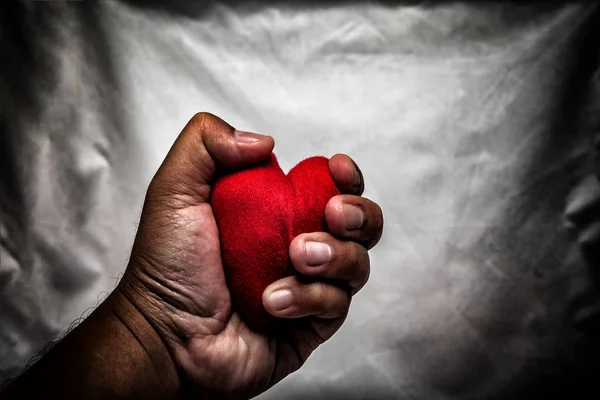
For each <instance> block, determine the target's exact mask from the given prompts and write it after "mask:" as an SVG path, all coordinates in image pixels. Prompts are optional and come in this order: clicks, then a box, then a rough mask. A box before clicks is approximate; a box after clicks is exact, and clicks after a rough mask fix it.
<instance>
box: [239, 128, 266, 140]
mask: <svg viewBox="0 0 600 400" xmlns="http://www.w3.org/2000/svg"><path fill="white" fill-rule="evenodd" d="M233 137H234V138H235V140H237V141H238V142H241V143H255V142H258V141H259V140H261V139H262V138H264V137H265V136H264V135H259V134H258V133H252V132H245V131H238V130H237V129H236V130H235V131H234V132H233Z"/></svg>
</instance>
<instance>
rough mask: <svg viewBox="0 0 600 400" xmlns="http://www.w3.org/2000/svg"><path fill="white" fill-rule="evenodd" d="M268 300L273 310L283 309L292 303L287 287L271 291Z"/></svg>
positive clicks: (290, 293)
mask: <svg viewBox="0 0 600 400" xmlns="http://www.w3.org/2000/svg"><path fill="white" fill-rule="evenodd" d="M269 301H270V302H271V305H272V306H273V308H274V309H275V310H277V311H281V310H284V309H286V308H288V307H289V306H291V305H292V302H293V299H292V292H291V291H290V290H288V289H280V290H277V291H275V292H273V293H271V295H270V296H269Z"/></svg>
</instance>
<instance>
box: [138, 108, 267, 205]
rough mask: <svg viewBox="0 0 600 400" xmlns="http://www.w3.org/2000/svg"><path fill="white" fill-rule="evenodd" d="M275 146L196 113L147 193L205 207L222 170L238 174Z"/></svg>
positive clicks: (263, 156)
mask: <svg viewBox="0 0 600 400" xmlns="http://www.w3.org/2000/svg"><path fill="white" fill-rule="evenodd" d="M274 146H275V141H274V140H273V138H272V137H271V136H264V135H259V134H256V133H249V132H240V131H237V130H236V129H235V128H233V127H232V126H231V125H229V124H228V123H227V122H225V121H223V120H222V119H220V118H219V117H217V116H215V115H212V114H209V113H198V114H196V115H194V117H192V119H191V120H190V121H189V122H188V124H187V125H186V126H185V128H183V131H182V132H181V133H180V134H179V136H178V137H177V139H176V140H175V143H174V144H173V146H172V147H171V149H170V150H169V153H168V154H167V156H166V158H165V160H164V161H163V163H162V165H161V166H160V168H159V169H158V171H157V172H156V175H155V176H154V178H153V179H152V182H151V183H150V187H149V189H148V191H149V192H150V191H152V192H153V197H154V196H169V197H178V198H180V199H182V200H184V201H186V202H187V201H190V203H191V204H197V203H207V202H208V201H209V198H210V190H211V185H212V183H213V182H214V180H215V179H216V177H217V176H218V174H219V172H220V171H221V170H237V169H242V168H244V167H247V166H250V165H252V164H255V163H258V162H260V161H262V160H264V159H266V158H267V157H268V156H269V155H270V154H271V152H272V151H273V147H274Z"/></svg>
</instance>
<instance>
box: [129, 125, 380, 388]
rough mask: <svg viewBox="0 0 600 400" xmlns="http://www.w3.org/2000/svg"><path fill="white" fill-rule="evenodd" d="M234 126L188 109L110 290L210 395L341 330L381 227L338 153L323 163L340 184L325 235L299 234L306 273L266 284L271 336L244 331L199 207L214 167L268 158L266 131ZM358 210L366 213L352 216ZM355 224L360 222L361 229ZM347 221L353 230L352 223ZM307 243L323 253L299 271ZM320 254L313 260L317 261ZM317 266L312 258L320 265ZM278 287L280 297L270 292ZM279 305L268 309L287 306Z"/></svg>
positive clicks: (281, 373) (376, 210)
mask: <svg viewBox="0 0 600 400" xmlns="http://www.w3.org/2000/svg"><path fill="white" fill-rule="evenodd" d="M246 139H257V140H256V141H255V142H248V141H236V139H235V135H234V129H233V128H232V127H231V126H229V125H228V124H227V123H225V122H224V121H222V120H220V119H219V118H217V117H215V116H213V115H210V114H197V115H196V116H194V117H193V118H192V120H191V121H190V122H189V123H188V125H187V126H186V127H185V128H184V130H183V132H182V133H181V134H180V136H179V137H178V138H177V140H176V141H175V144H174V145H173V147H172V149H171V150H170V152H169V154H168V155H167V157H166V159H165V161H164V162H163V164H162V165H161V167H160V168H159V170H158V172H157V173H156V175H155V176H154V179H153V180H152V182H151V183H150V186H149V188H148V192H147V195H146V200H145V204H144V209H143V213H142V217H141V221H140V225H139V229H138V232H137V236H136V239H135V243H134V247H133V250H132V254H131V259H130V263H129V266H128V267H127V270H126V272H125V274H124V277H123V279H122V280H121V282H120V284H119V286H118V290H119V291H120V292H121V293H122V294H123V295H125V296H126V297H127V298H128V299H129V301H131V303H133V304H134V305H135V306H136V308H137V309H138V310H139V311H140V313H141V314H142V315H143V316H144V317H145V318H146V319H147V320H148V322H150V325H151V326H152V327H153V328H154V329H155V330H156V332H157V333H158V335H159V336H160V337H161V338H162V340H163V342H164V344H165V346H166V348H167V350H168V351H169V353H170V354H171V357H172V358H173V361H174V364H175V366H176V367H177V369H178V373H179V375H180V377H181V378H182V379H183V381H182V382H183V384H184V386H185V387H186V388H188V389H189V390H191V391H193V392H195V393H197V394H204V395H207V396H211V395H212V396H215V397H218V398H223V397H226V398H235V397H239V398H249V397H253V396H256V395H258V394H260V393H262V392H263V391H265V390H267V389H268V388H269V387H271V386H272V385H274V384H275V383H276V382H278V381H279V380H281V379H283V378H284V377H285V376H287V375H288V374H290V373H291V372H293V371H295V370H297V369H298V368H300V366H302V364H303V363H304V362H305V361H306V359H307V358H308V356H309V355H310V354H311V353H312V351H314V350H315V348H317V346H319V345H320V344H321V343H323V342H324V341H326V340H327V339H329V338H330V337H331V336H332V335H333V334H334V333H335V332H336V331H337V330H338V329H339V328H340V326H341V325H342V323H343V321H344V319H345V317H346V315H347V312H348V308H349V306H350V300H351V296H352V295H354V294H355V293H356V292H358V291H359V290H360V289H361V288H362V287H363V285H364V284H365V283H366V281H367V279H368V276H369V268H370V266H369V255H368V253H367V250H368V249H370V248H372V247H373V246H375V244H376V243H377V242H378V241H379V239H380V238H381V234H382V228H383V215H382V211H381V209H380V207H379V206H378V205H377V204H375V203H373V202H372V201H370V200H368V199H365V198H362V197H360V195H361V194H362V191H363V187H364V186H363V185H364V183H363V179H362V174H361V173H360V170H358V168H356V172H355V164H354V162H353V161H352V160H351V159H350V158H349V157H348V156H345V155H336V156H334V157H332V158H331V159H330V161H329V167H330V171H331V174H332V176H333V178H334V180H335V182H336V185H337V186H338V188H339V189H340V191H341V192H342V193H344V194H342V195H339V196H335V197H334V198H332V199H331V200H330V201H329V203H328V204H327V208H326V210H325V219H326V222H327V226H328V229H329V231H330V232H331V233H325V232H313V233H306V234H302V235H299V236H297V237H296V238H295V239H294V240H293V241H292V243H291V245H290V249H289V254H290V258H291V260H292V262H293V265H294V267H295V268H296V269H297V270H298V272H299V273H300V274H302V275H304V276H306V277H310V278H307V279H305V278H302V279H301V278H299V277H297V276H290V277H287V278H284V279H281V280H279V281H277V282H274V283H273V284H272V285H270V286H269V287H268V288H267V289H266V290H265V291H264V294H263V304H264V306H265V308H266V310H267V311H268V312H269V313H271V314H272V315H274V316H276V317H280V318H285V319H288V321H289V322H290V324H288V325H287V326H289V329H287V330H286V331H285V332H283V333H279V334H278V336H277V337H269V336H267V335H264V334H260V333H257V332H255V331H252V330H250V329H249V328H248V327H247V326H246V325H245V324H244V322H243V321H242V320H241V319H240V317H239V316H238V315H237V314H236V312H235V309H233V308H232V304H231V297H230V293H229V290H228V288H227V284H226V282H225V275H224V272H223V266H222V263H221V252H220V243H219V232H218V229H217V224H216V222H215V219H214V216H213V213H212V209H211V207H210V204H209V199H210V193H211V184H212V183H213V181H214V179H215V176H216V174H217V173H218V172H219V171H220V170H225V169H227V170H237V169H241V168H243V167H247V166H250V165H252V164H254V163H257V162H260V161H261V160H264V159H266V158H267V157H268V156H269V154H270V153H271V151H272V150H273V147H274V141H273V138H271V137H269V136H262V135H256V134H250V136H247V137H246ZM354 205H358V206H359V207H360V209H362V210H363V211H364V215H365V218H364V221H362V218H361V214H360V211H359V209H357V208H356V207H353V206H354ZM359 225H360V227H359ZM352 228H356V229H352ZM309 241H311V242H312V241H315V242H319V243H324V244H327V245H329V246H330V249H331V251H332V252H331V254H332V256H331V259H330V260H329V261H326V260H321V261H322V262H323V263H322V265H320V266H309V264H314V263H317V261H319V260H313V259H312V258H314V257H313V256H316V254H317V253H316V252H312V251H309V257H308V258H307V255H306V253H305V251H304V244H305V243H306V242H309ZM317 258H318V257H317ZM319 263H320V262H319ZM282 289H286V290H287V291H284V293H287V296H283V297H282V296H278V295H275V296H273V297H271V295H273V294H274V293H276V291H277V293H278V294H280V293H281V292H279V290H282ZM283 303H286V304H287V306H286V307H283V308H282V309H280V310H278V306H282V305H284V306H285V305H286V304H283Z"/></svg>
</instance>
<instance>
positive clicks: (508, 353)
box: [0, 0, 600, 399]
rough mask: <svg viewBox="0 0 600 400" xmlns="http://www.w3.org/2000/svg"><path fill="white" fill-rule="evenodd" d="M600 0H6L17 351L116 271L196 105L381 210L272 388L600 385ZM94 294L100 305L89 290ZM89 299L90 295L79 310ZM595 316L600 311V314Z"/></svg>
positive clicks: (38, 341)
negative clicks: (363, 250) (360, 192)
mask: <svg viewBox="0 0 600 400" xmlns="http://www.w3.org/2000/svg"><path fill="white" fill-rule="evenodd" d="M599 16H600V15H599V9H598V3H596V2H580V3H559V2H544V3H532V2H510V3H507V2H472V3H468V2H465V3H462V2H426V3H420V2H414V1H412V2H385V3H350V2H348V3H344V2H300V1H298V2H281V1H279V2H274V1H272V2H259V3H253V2H193V1H189V2H188V1H175V2H159V1H146V2H133V1H132V2H131V3H129V2H123V1H116V0H112V1H108V0H107V1H97V2H74V1H73V2H62V1H50V2H25V1H12V2H3V3H2V4H1V5H0V59H1V61H0V90H1V92H0V95H1V97H0V118H1V119H0V134H1V137H0V140H1V142H0V165H1V170H0V178H1V179H0V184H1V186H0V200H1V203H0V205H1V214H0V215H1V217H2V219H1V222H0V229H1V230H0V233H1V239H2V246H1V248H0V251H1V254H0V255H1V263H0V373H1V374H2V375H4V376H9V375H11V374H13V373H15V372H16V371H17V370H18V369H19V368H20V367H21V366H23V365H24V364H25V363H26V362H27V361H28V360H29V358H31V357H32V356H33V355H35V354H36V353H37V352H38V351H39V350H40V349H41V347H42V346H43V345H44V343H46V342H47V341H48V340H50V339H52V338H54V337H57V336H59V335H60V334H61V333H62V332H64V330H65V329H66V328H67V327H68V326H69V324H71V322H72V321H74V320H76V319H77V318H79V317H81V316H82V314H83V315H84V316H85V315H88V314H89V312H90V310H91V307H94V306H95V305H96V304H97V303H98V301H101V300H102V298H103V297H104V296H106V294H107V293H108V292H109V291H110V290H111V289H112V288H114V286H115V284H116V282H117V280H118V277H119V274H120V273H122V272H123V270H124V269H125V266H126V264H127V259H128V256H129V252H130V249H131V244H132V241H133V237H134V235H135V230H136V223H137V221H138V219H139V215H140V211H141V205H142V201H143V196H144V193H145V189H146V187H147V184H148V183H149V181H150V179H151V177H152V175H153V174H154V172H155V171H156V168H157V167H158V165H159V164H160V162H161V161H162V159H163V157H164V156H165V155H166V153H167V151H168V149H169V147H170V145H171V144H172V142H173V141H174V139H175V137H176V136H177V134H178V133H179V132H180V130H181V129H182V127H183V126H184V125H185V123H186V122H187V121H188V120H189V118H190V117H191V116H192V115H193V114H194V113H195V112H197V111H209V112H212V113H214V114H217V115H219V116H220V117H222V118H223V119H225V120H226V121H228V122H229V123H231V124H232V125H234V126H236V127H237V128H239V129H243V130H251V131H257V132H261V133H265V134H269V135H272V136H273V137H274V138H275V141H276V147H275V153H276V154H277V156H278V158H279V160H280V163H281V166H282V168H283V169H284V171H288V170H289V169H290V168H291V167H292V166H293V165H295V164H296V163H297V162H298V161H300V160H301V159H303V158H306V157H309V156H312V155H324V156H328V157H329V156H331V155H333V154H335V153H338V152H341V153H347V154H349V155H350V156H351V157H353V158H354V160H356V162H357V163H358V165H360V167H361V169H362V171H363V173H364V176H365V180H366V190H365V193H364V196H365V197H368V198H370V199H372V200H374V201H376V202H377V203H379V204H380V206H381V207H382V209H383V211H384V215H385V218H386V223H385V230H384V235H383V238H382V240H381V242H380V244H379V245H378V246H377V247H376V248H375V249H373V250H372V251H371V264H372V275H371V279H370V282H369V284H368V285H367V287H365V288H364V289H363V291H362V292H360V293H359V294H358V295H357V296H356V297H355V301H354V302H353V305H352V308H351V312H350V316H349V318H348V320H347V322H346V324H345V326H344V327H343V328H342V330H341V331H340V332H339V333H338V334H336V335H335V337H334V338H333V339H332V340H331V341H330V342H328V343H326V344H325V345H323V346H322V347H321V348H319V350H318V351H317V352H316V353H315V354H314V355H313V356H311V358H310V359H309V361H308V362H307V364H306V365H305V366H304V367H303V368H302V369H301V370H300V371H299V372H297V373H295V374H293V375H292V376H290V377H289V378H287V379H285V380H284V381H283V382H282V383H281V384H279V385H277V386H276V387H275V388H273V389H272V390H270V391H269V392H267V393H265V394H264V395H263V396H261V399H280V398H290V399H321V398H323V399H329V398H337V397H345V398H351V399H359V398H365V399H367V398H402V399H413V398H414V399H470V398H506V397H511V398H517V397H518V396H517V394H516V393H521V396H523V397H526V396H529V397H533V396H535V395H541V394H542V393H543V392H544V391H549V392H550V393H553V394H558V393H561V391H563V392H562V393H564V394H573V393H574V390H576V389H582V388H583V387H585V386H586V385H589V386H590V387H593V383H594V380H593V377H592V371H593V370H594V368H597V364H598V362H597V361H595V359H594V358H595V357H594V356H595V355H596V354H600V353H599V352H598V347H597V344H596V342H597V341H596V339H595V338H596V337H597V334H598V332H599V330H598V328H597V327H596V326H595V324H594V323H590V322H588V323H587V324H586V325H584V326H580V325H579V324H576V322H578V321H579V319H581V316H582V315H583V314H585V313H588V314H589V313H592V314H593V313H595V312H596V310H600V309H599V308H598V307H599V306H600V302H599V300H600V299H599V298H598V291H596V290H595V286H596V278H595V274H596V271H595V268H596V267H597V266H598V265H597V264H598V262H597V258H598V255H599V254H598V250H595V249H596V247H597V245H596V243H597V241H598V239H600V225H599V224H598V210H599V207H598V206H599V205H600V202H599V201H598V200H599V197H600V186H599V185H598V181H597V178H596V152H595V148H594V145H595V137H596V135H597V133H598V130H599V128H600V121H599V114H600V112H599V111H598V110H599V109H600V83H599V79H600V78H599V72H598V71H599V68H598V66H599V65H600V62H599V58H598V54H599V50H600V43H599V39H598V38H599V37H600V35H599V32H598V30H599V28H600V22H599V21H600V18H599ZM86 310H87V311H86ZM84 312H85V313H84ZM596 325H598V324H597V323H596Z"/></svg>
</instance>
